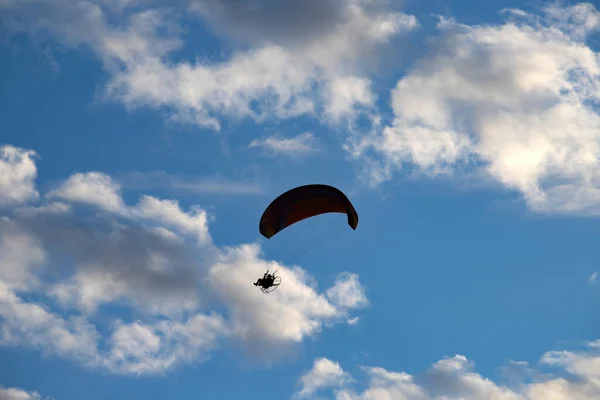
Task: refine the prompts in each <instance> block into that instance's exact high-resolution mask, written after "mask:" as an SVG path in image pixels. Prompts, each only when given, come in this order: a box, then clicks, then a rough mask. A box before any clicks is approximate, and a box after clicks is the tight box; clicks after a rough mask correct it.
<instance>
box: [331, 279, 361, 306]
mask: <svg viewBox="0 0 600 400" xmlns="http://www.w3.org/2000/svg"><path fill="white" fill-rule="evenodd" d="M326 295H327V297H328V298H329V300H331V302H332V303H333V304H336V305H337V306H339V307H341V308H347V309H353V308H361V307H366V306H367V305H368V304H369V302H368V300H367V295H366V294H365V291H364V288H363V286H362V285H361V283H360V281H359V278H358V275H356V274H351V273H344V274H340V275H339V276H338V277H337V278H336V281H335V285H333V286H332V287H331V288H329V289H327V292H326Z"/></svg>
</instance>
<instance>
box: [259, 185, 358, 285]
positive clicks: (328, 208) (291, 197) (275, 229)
mask: <svg viewBox="0 0 600 400" xmlns="http://www.w3.org/2000/svg"><path fill="white" fill-rule="evenodd" d="M327 213H342V214H346V215H347V217H348V225H349V226H350V227H351V228H352V229H353V230H356V227H357V226H358V214H357V212H356V210H355V209H354V206H353V205H352V203H351V202H350V200H349V199H348V197H347V196H346V195H345V194H344V193H343V192H342V191H341V190H339V189H337V188H335V187H333V186H329V185H322V184H312V185H304V186H299V187H296V188H294V189H291V190H288V191H287V192H285V193H283V194H281V195H280V196H279V197H277V198H276V199H275V200H273V201H272V202H271V204H269V206H268V207H267V208H266V210H265V211H264V213H263V214H262V217H261V218H260V223H259V231H260V233H261V235H263V236H264V237H265V238H267V239H270V238H272V237H273V236H275V235H276V234H278V233H279V232H281V231H282V230H285V229H287V228H288V227H290V226H291V225H294V224H296V223H298V222H300V221H303V220H305V219H309V218H313V217H316V216H318V215H321V214H327ZM277 278H278V282H279V283H277V284H275V283H274V280H277ZM280 283H281V278H280V277H275V276H274V275H270V274H268V271H267V273H265V276H263V278H259V279H258V281H257V282H256V283H255V284H254V285H255V286H261V290H263V291H265V290H268V289H271V288H272V289H271V290H270V291H273V290H275V289H276V288H277V286H279V284H280ZM274 285H276V286H274ZM265 286H267V287H266V289H265ZM267 293H268V292H267Z"/></svg>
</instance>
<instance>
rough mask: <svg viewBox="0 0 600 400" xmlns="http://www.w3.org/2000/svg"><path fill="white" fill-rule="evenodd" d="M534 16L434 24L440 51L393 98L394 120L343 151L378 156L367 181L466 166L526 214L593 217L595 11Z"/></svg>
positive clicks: (599, 120) (599, 124)
mask: <svg viewBox="0 0 600 400" xmlns="http://www.w3.org/2000/svg"><path fill="white" fill-rule="evenodd" d="M544 12H545V14H543V15H541V16H534V15H530V14H527V13H525V12H514V11H513V12H512V13H510V15H512V19H511V20H509V21H508V22H506V23H505V24H503V25H498V26H494V25H481V26H467V25H460V24H457V23H455V22H453V21H449V20H444V19H442V20H441V22H440V24H439V27H440V29H441V31H442V34H443V37H442V38H441V39H440V43H438V46H436V47H435V48H434V49H433V51H432V52H431V54H430V55H428V56H427V57H425V58H424V59H422V60H420V61H419V62H418V63H416V64H415V66H414V67H413V68H412V69H411V70H410V71H409V73H408V74H407V75H406V76H405V77H403V78H402V79H400V81H399V82H398V84H397V85H396V87H395V89H394V90H393V92H392V107H393V112H394V117H395V119H394V121H393V123H392V124H391V125H390V126H386V127H384V128H383V130H382V132H381V133H380V134H377V135H371V136H368V137H366V138H364V139H363V141H362V142H359V143H354V147H351V151H352V152H353V154H354V155H356V156H358V157H362V156H363V155H365V156H366V155H367V152H368V151H369V150H374V151H375V153H376V154H379V155H380V156H383V161H380V162H375V163H374V164H372V165H371V166H372V167H374V168H375V169H376V170H377V171H373V172H372V179H373V180H374V181H375V182H374V183H380V182H381V181H383V180H387V179H390V178H391V176H392V173H393V171H394V170H395V169H399V168H402V166H403V165H404V164H412V165H414V166H416V167H417V168H418V169H420V170H421V171H424V172H426V173H428V174H432V175H439V174H448V173H460V170H461V169H462V167H464V166H472V167H474V168H476V169H477V170H482V171H485V173H486V174H487V175H488V176H490V177H492V178H493V179H495V180H496V181H498V182H500V183H502V184H503V185H505V186H506V187H508V188H510V189H514V190H517V191H519V192H521V193H522V194H523V196H524V198H525V200H526V201H527V203H528V204H529V206H530V207H531V208H532V209H534V210H537V211H543V212H564V213H598V212H600V208H599V207H598V205H599V204H600V202H599V200H600V176H599V175H598V173H597V172H596V171H597V170H598V158H599V156H600V114H599V113H598V110H597V105H598V104H600V96H599V95H598V93H600V90H599V89H600V62H599V60H600V58H599V57H598V54H597V53H595V52H594V51H593V50H592V49H591V48H590V47H587V46H586V44H585V42H583V39H584V33H585V32H591V31H593V30H597V29H598V28H599V27H600V25H598V22H597V21H598V20H599V18H598V16H599V15H600V13H599V12H598V11H597V10H596V9H595V8H594V7H593V6H592V5H590V4H580V5H577V6H573V7H565V8H560V7H558V6H551V7H548V8H546V9H545V11H544ZM582 24H583V25H582ZM582 26H583V27H584V28H581V29H580V27H582Z"/></svg>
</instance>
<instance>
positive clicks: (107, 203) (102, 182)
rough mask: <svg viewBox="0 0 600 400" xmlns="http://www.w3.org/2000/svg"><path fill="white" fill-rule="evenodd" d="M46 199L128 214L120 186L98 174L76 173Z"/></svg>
mask: <svg viewBox="0 0 600 400" xmlns="http://www.w3.org/2000/svg"><path fill="white" fill-rule="evenodd" d="M46 197H48V198H49V199H52V198H60V199H62V200H66V201H70V202H75V203H84V204H91V205H95V206H97V207H100V208H102V209H104V210H106V211H109V212H113V213H116V214H125V213H126V211H125V208H126V207H125V204H123V200H122V199H121V188H120V187H119V185H117V184H116V183H114V182H113V181H112V180H111V179H110V177H109V176H107V175H105V174H101V173H98V172H89V173H76V174H74V175H72V176H70V177H69V179H67V180H66V181H65V182H63V183H62V184H61V185H60V186H59V187H58V188H56V189H54V190H52V191H50V192H49V193H48V194H47V195H46Z"/></svg>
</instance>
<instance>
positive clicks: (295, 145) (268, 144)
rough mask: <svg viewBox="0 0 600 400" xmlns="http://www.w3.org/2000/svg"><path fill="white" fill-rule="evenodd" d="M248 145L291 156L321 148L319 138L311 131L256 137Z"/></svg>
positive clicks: (307, 153)
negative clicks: (292, 134)
mask: <svg viewBox="0 0 600 400" xmlns="http://www.w3.org/2000/svg"><path fill="white" fill-rule="evenodd" d="M248 147H250V148H255V147H258V148H263V149H265V150H267V152H269V153H272V154H277V155H283V156H289V157H305V156H308V155H310V154H312V153H314V152H316V151H318V150H319V145H318V142H317V139H316V138H315V136H314V135H313V134H312V133H311V132H304V133H302V134H300V135H297V136H293V137H290V138H286V137H282V136H272V137H268V138H264V139H254V140H253V141H252V142H250V144H249V145H248Z"/></svg>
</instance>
